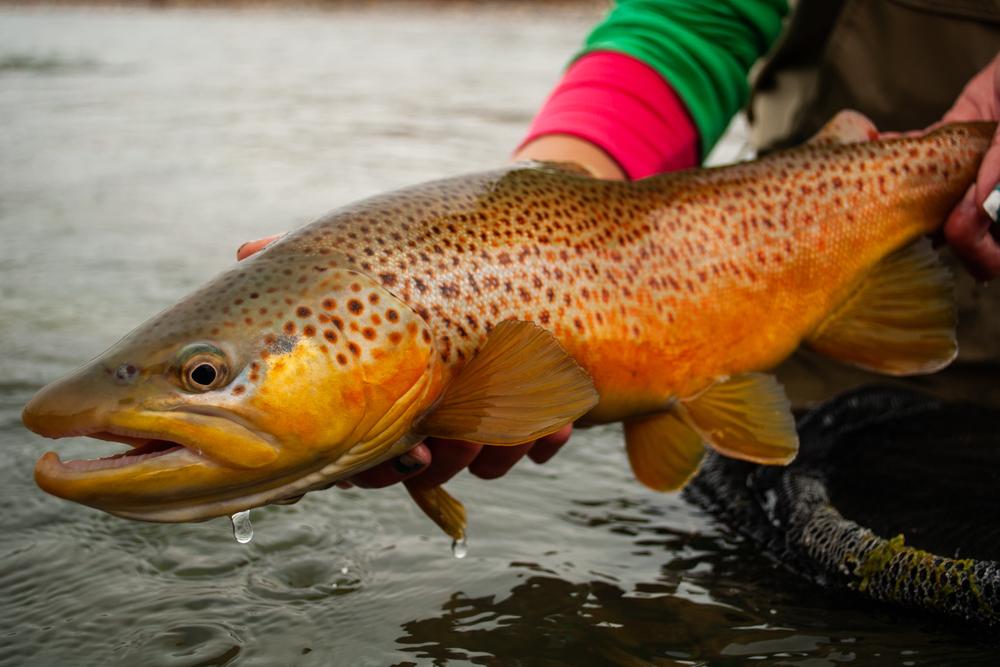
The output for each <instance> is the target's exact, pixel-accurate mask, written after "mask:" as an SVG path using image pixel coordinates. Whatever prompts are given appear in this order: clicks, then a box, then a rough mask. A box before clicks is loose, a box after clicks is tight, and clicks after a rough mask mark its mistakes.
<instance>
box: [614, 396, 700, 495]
mask: <svg viewBox="0 0 1000 667" xmlns="http://www.w3.org/2000/svg"><path fill="white" fill-rule="evenodd" d="M625 448H626V450H627V451H628V460H629V463H631V464H632V472H633V473H634V474H635V477H636V479H638V480H639V481H640V482H642V483H643V484H645V485H646V486H648V487H649V488H651V489H653V490H654V491H676V490H677V489H680V488H682V487H683V486H684V484H685V483H687V481H688V480H689V479H691V477H693V476H694V474H695V473H696V472H698V468H699V467H700V466H701V460H702V458H704V456H705V444H704V442H703V441H702V439H701V436H700V435H698V433H697V432H696V431H695V430H694V429H692V428H691V427H690V426H689V425H688V424H686V423H685V422H684V420H683V419H682V418H681V416H680V415H679V414H678V412H677V409H673V410H670V411H668V412H659V413H656V414H653V415H648V416H645V417H637V418H635V419H629V420H628V421H626V422H625Z"/></svg>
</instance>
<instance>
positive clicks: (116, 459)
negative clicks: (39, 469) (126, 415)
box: [39, 431, 198, 472]
mask: <svg viewBox="0 0 1000 667" xmlns="http://www.w3.org/2000/svg"><path fill="white" fill-rule="evenodd" d="M87 437H90V438H95V439H97V440H109V441H112V442H122V443H125V444H127V445H129V446H130V447H131V449H129V450H126V451H124V452H118V453H117V454H112V455H110V456H102V457H100V458H96V459H74V460H68V461H63V460H62V459H60V458H59V454H57V453H56V452H46V453H45V455H44V456H43V457H42V460H41V461H39V464H41V463H42V461H44V462H45V464H46V465H48V466H53V465H54V466H61V467H62V468H64V469H66V470H68V471H72V472H92V471H95V470H112V469H119V468H125V467H128V466H132V465H136V464H139V463H142V462H143V461H149V460H151V459H155V458H159V457H161V456H165V455H167V454H173V453H175V452H179V451H181V450H183V449H186V448H185V447H184V445H182V444H180V443H177V442H172V441H170V440H160V439H151V438H135V437H130V436H121V435H117V434H114V433H111V432H108V431H103V432H99V433H93V434H91V435H89V436H87ZM194 455H195V456H198V454H194Z"/></svg>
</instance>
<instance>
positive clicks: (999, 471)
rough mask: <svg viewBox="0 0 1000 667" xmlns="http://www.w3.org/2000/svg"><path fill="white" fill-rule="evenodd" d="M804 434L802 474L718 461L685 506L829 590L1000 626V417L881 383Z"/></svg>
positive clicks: (812, 419)
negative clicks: (705, 513) (712, 518)
mask: <svg viewBox="0 0 1000 667" xmlns="http://www.w3.org/2000/svg"><path fill="white" fill-rule="evenodd" d="M798 428H799V434H800V439H801V450H800V454H799V457H798V458H797V459H796V461H795V462H794V463H793V464H792V465H790V466H788V467H785V468H780V467H769V466H759V465H754V464H750V463H744V462H741V461H735V460H732V459H726V458H724V457H721V456H718V455H715V454H711V455H709V457H708V458H707V460H706V462H705V465H704V466H703V468H702V470H701V472H700V473H699V474H698V476H697V477H696V478H695V479H694V480H693V481H692V482H691V484H690V485H689V486H688V488H687V490H686V494H687V497H688V498H689V499H691V500H693V501H694V502H696V503H698V504H699V505H702V506H703V507H705V508H706V509H708V510H709V511H711V512H713V513H714V514H716V515H717V516H719V517H720V518H721V519H722V520H723V521H725V522H726V523H727V524H728V525H730V526H732V527H733V528H734V529H736V530H738V531H739V532H741V533H743V534H745V535H746V536H748V537H749V538H750V539H751V540H753V541H754V542H755V543H757V544H758V545H759V546H761V547H762V548H763V549H764V551H766V552H767V553H769V554H770V555H772V556H773V557H775V558H776V559H777V560H778V561H779V562H781V563H783V564H784V565H785V566H787V567H789V568H791V569H792V570H794V571H796V572H798V573H799V574H801V575H803V576H806V577H808V578H810V579H812V580H813V581H815V582H817V583H819V584H821V585H823V586H826V587H830V588H846V589H849V590H853V591H857V592H858V593H860V594H863V595H865V596H868V597H870V598H873V599H876V600H882V601H888V602H894V603H898V604H902V605H905V606H909V607H912V608H918V609H923V610H926V611H931V612H935V613H939V614H944V615H947V616H951V617H954V618H958V619H963V620H966V621H972V622H975V623H979V624H982V625H985V626H987V627H1000V563H998V562H997V559H1000V503H998V499H1000V494H998V489H1000V411H998V410H996V409H987V408H983V407H978V406H975V405H970V404H957V403H941V402H938V401H936V400H934V399H931V398H928V397H926V396H923V395H921V394H917V393H913V392H909V391H905V390H900V389H890V388H881V387H872V388H865V389H861V390H857V391H854V392H851V393H849V394H845V395H843V396H841V397H839V398H837V399H834V400H833V401H830V402H829V403H827V404H826V405H824V406H822V407H820V408H817V409H816V410H813V411H812V412H809V413H808V414H806V415H805V416H803V417H802V418H801V419H799V421H798Z"/></svg>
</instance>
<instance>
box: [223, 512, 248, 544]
mask: <svg viewBox="0 0 1000 667" xmlns="http://www.w3.org/2000/svg"><path fill="white" fill-rule="evenodd" d="M229 519H230V520H231V521H232V522H233V537H235V538H236V541H237V542H239V543H240V544H246V543H247V542H249V541H250V540H252V539H253V524H252V523H250V510H243V511H242V512H237V513H236V514H234V515H232V516H231V517H229Z"/></svg>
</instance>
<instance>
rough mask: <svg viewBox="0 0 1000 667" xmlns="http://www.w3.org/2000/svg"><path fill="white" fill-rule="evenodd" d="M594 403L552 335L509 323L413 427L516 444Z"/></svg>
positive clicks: (584, 379)
mask: <svg viewBox="0 0 1000 667" xmlns="http://www.w3.org/2000/svg"><path fill="white" fill-rule="evenodd" d="M597 400H598V395H597V390H596V389H594V383H593V382H592V381H591V379H590V376H589V375H587V373H586V371H584V370H583V369H582V368H580V366H579V365H578V364H577V363H576V362H575V361H574V360H573V359H572V358H571V357H570V356H569V355H568V354H566V352H565V351H564V350H563V349H562V347H561V346H560V345H559V343H558V342H557V341H556V339H555V338H554V337H553V336H552V334H550V333H549V332H548V331H546V330H545V329H542V328H541V327H539V326H537V325H535V324H532V323H531V322H519V321H516V320H506V321H504V322H501V323H500V324H498V325H497V327H496V328H495V329H493V331H492V332H491V333H490V336H489V338H487V339H486V343H485V345H484V346H483V348H482V349H481V350H480V351H479V353H478V354H477V355H476V356H475V357H474V358H473V359H472V360H471V361H470V362H469V363H468V364H466V365H465V367H464V368H463V369H462V370H461V372H460V373H459V375H458V377H456V378H455V379H454V380H453V381H452V382H451V384H450V385H448V387H447V389H445V392H444V395H443V396H442V397H441V399H440V401H439V402H438V403H437V405H435V406H434V409H433V410H432V411H431V412H430V413H429V414H428V415H427V416H426V417H425V418H424V419H423V421H422V422H421V423H420V426H419V427H418V430H419V431H420V433H422V434H424V435H429V436H437V437H440V438H452V439H456V440H466V441H469V442H478V443H482V444H485V445H520V444H522V443H525V442H531V441H532V440H537V439H538V438H540V437H542V436H543V435H548V434H549V433H552V432H553V431H557V430H559V429H560V428H561V427H562V426H564V425H565V424H568V423H569V422H571V421H573V420H574V419H576V418H578V417H580V416H582V415H583V414H585V413H586V412H587V411H588V410H590V409H591V408H592V407H594V405H596V404H597Z"/></svg>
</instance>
